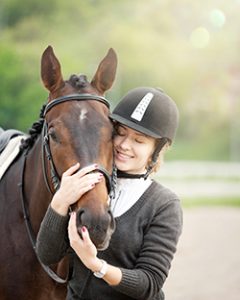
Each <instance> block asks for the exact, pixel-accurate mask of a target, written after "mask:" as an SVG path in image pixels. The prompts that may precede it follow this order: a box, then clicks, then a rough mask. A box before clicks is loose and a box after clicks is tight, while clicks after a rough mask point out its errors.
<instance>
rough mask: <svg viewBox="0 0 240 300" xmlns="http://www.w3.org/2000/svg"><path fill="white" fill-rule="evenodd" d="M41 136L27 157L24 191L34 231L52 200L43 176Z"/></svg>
mask: <svg viewBox="0 0 240 300" xmlns="http://www.w3.org/2000/svg"><path fill="white" fill-rule="evenodd" d="M41 147H42V146H41V137H39V138H38V139H37V140H36V142H35V144H34V145H33V147H32V149H30V150H29V153H28V155H27V158H26V165H25V172H24V191H25V198H26V203H27V205H28V209H29V215H30V220H31V223H32V226H33V229H34V231H35V232H36V231H38V228H39V226H40V223H41V220H42V218H43V216H44V214H45V212H46V210H47V207H48V205H49V203H50V201H51V198H52V195H51V194H50V193H49V192H48V190H47V188H46V184H45V181H44V177H43V168H42V149H41Z"/></svg>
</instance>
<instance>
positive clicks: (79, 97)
mask: <svg viewBox="0 0 240 300" xmlns="http://www.w3.org/2000/svg"><path fill="white" fill-rule="evenodd" d="M75 100H76V101H84V100H95V101H99V102H101V103H103V104H105V105H106V106H107V107H108V108H109V107H110V105H109V103H108V101H107V100H106V99H105V98H104V97H102V96H99V95H91V94H71V95H67V96H62V97H59V98H56V99H53V100H51V102H49V103H48V104H47V105H46V107H45V110H44V113H43V118H45V116H46V114H47V112H48V111H49V110H50V109H51V108H52V107H53V106H55V105H58V104H60V103H63V102H66V101H75ZM44 153H46V157H47V159H48V160H49V164H50V172H51V180H52V184H53V186H54V190H55V191H56V190H57V189H58V188H59V186H60V179H59V176H58V174H57V171H56V168H55V166H54V163H53V159H52V155H51V151H50V146H49V139H48V134H47V123H46V120H44V124H43V129H42V165H43V176H44V181H45V183H46V186H47V189H48V191H49V192H50V193H51V194H54V192H53V191H52V190H51V188H50V185H49V182H48V178H47V173H46V163H45V157H44ZM27 154H28V150H26V151H25V153H24V158H23V166H22V174H21V182H20V183H19V184H18V186H19V188H20V191H21V192H20V196H21V203H22V209H23V217H24V221H25V225H26V229H27V233H28V236H29V239H30V241H31V244H32V247H33V250H34V252H35V254H36V257H37V259H38V261H39V263H40V264H41V266H42V267H43V269H44V270H45V271H46V273H47V274H48V275H49V276H50V277H51V278H52V279H53V280H54V281H56V282H57V283H66V282H67V279H62V278H60V277H59V276H58V275H57V274H56V273H55V272H54V271H53V270H52V269H51V268H50V267H49V266H46V265H44V264H43V263H42V262H41V260H40V258H39V257H38V254H37V252H36V238H35V234H34V231H33V228H32V225H31V222H30V217H29V211H28V207H27V205H26V201H25V194H24V170H25V164H26V157H27ZM95 171H98V172H101V173H102V174H103V175H104V177H105V179H106V185H107V189H108V193H109V197H110V199H112V198H113V197H114V195H115V186H116V178H117V169H116V167H115V164H114V163H113V170H112V175H109V173H108V172H107V170H106V169H105V168H104V167H102V166H99V167H98V168H97V169H96V170H95Z"/></svg>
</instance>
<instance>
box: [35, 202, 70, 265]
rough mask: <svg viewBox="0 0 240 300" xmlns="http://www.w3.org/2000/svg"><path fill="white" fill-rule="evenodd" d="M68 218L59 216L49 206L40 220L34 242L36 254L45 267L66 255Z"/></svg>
mask: <svg viewBox="0 0 240 300" xmlns="http://www.w3.org/2000/svg"><path fill="white" fill-rule="evenodd" d="M68 220H69V217H68V216H61V215H59V214H58V213H57V212H55V211H54V210H53V209H52V208H51V206H49V207H48V210H47V212H46V214H45V216H44V218H43V220H42V223H41V226H40V229H39V232H38V235H37V242H36V252H37V254H38V257H39V259H40V260H41V262H42V263H43V264H45V265H51V264H55V263H58V262H59V261H60V260H61V259H62V258H63V256H64V255H65V254H66V252H67V250H68V248H69V243H68V240H67V226H68Z"/></svg>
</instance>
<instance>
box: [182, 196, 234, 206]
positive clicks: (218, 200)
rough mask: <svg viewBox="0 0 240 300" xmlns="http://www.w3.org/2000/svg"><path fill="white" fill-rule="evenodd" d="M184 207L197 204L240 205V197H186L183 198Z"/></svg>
mask: <svg viewBox="0 0 240 300" xmlns="http://www.w3.org/2000/svg"><path fill="white" fill-rule="evenodd" d="M182 206H183V207H195V206H234V207H240V197H236V198H235V197H229V198H227V197H212V198H206V197H202V198H188V197H186V198H184V199H182Z"/></svg>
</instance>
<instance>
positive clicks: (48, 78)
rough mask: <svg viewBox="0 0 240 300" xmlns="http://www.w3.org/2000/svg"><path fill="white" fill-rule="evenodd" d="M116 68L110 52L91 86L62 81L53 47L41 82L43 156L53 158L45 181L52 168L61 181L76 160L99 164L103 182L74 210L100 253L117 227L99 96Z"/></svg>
mask: <svg viewBox="0 0 240 300" xmlns="http://www.w3.org/2000/svg"><path fill="white" fill-rule="evenodd" d="M116 66H117V57H116V54H115V52H114V50H112V49H110V50H109V51H108V53H107V55H106V56H105V58H104V59H103V60H102V61H101V63H100V64H99V66H98V69H97V71H96V73H95V76H94V77H93V79H92V81H91V82H88V80H87V77H86V76H85V75H80V76H77V75H72V76H71V77H70V79H69V80H67V81H64V80H63V77H62V73H61V65H60V63H59V61H58V59H57V58H56V56H55V55H54V52H53V49H52V47H50V46H49V47H48V48H47V49H46V50H45V51H44V53H43V55H42V62H41V76H42V81H43V83H44V85H45V87H46V88H47V89H48V90H49V100H48V104H47V106H46V109H45V143H46V141H47V151H46V152H47V155H50V156H51V157H52V160H51V158H50V163H49V166H48V168H47V169H48V171H47V177H48V178H50V176H51V175H50V171H49V170H50V168H52V169H53V173H54V172H55V173H56V176H58V177H59V178H60V177H61V175H62V173H63V172H64V171H66V169H68V168H69V167H70V166H72V165H73V164H75V163H77V162H80V168H82V167H85V166H87V165H90V164H93V163H97V164H98V165H99V166H100V168H99V169H100V171H101V172H102V173H103V174H104V175H105V176H104V178H105V180H103V181H102V182H100V183H99V184H97V185H96V186H95V188H94V189H92V190H91V191H89V192H87V193H86V194H84V195H83V196H82V197H81V198H80V199H79V201H78V202H76V204H75V205H74V206H73V209H74V210H76V211H77V227H78V231H79V233H81V227H82V226H86V227H87V228H88V230H89V233H90V237H91V239H92V241H93V243H94V244H95V245H96V247H97V248H98V249H99V250H101V249H105V248H106V247H107V246H108V243H109V240H110V237H111V234H112V233H113V231H114V227H115V225H114V219H113V216H112V214H111V212H110V210H109V207H108V193H109V189H108V186H109V184H110V182H109V175H111V174H112V168H113V144H112V124H111V122H110V120H109V118H108V115H109V108H108V103H107V101H106V99H105V98H104V97H103V95H104V93H105V91H107V90H108V89H109V88H110V87H111V86H112V84H113V81H114V78H115V73H116ZM54 169H55V170H54ZM56 176H55V180H56ZM53 177H54V176H53ZM48 181H50V179H48ZM52 186H53V184H52V183H50V189H53V187H52Z"/></svg>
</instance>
